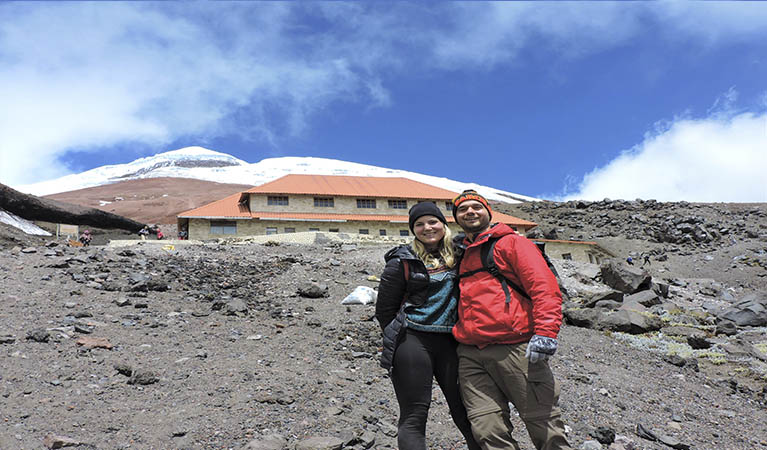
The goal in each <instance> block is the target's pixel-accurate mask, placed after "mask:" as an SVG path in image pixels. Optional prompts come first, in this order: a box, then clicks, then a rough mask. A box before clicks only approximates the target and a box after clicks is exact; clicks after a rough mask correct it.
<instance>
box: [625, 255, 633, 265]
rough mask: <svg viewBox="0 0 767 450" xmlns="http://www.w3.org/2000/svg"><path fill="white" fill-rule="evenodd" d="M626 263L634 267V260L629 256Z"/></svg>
mask: <svg viewBox="0 0 767 450" xmlns="http://www.w3.org/2000/svg"><path fill="white" fill-rule="evenodd" d="M626 262H627V263H628V265H629V266H633V265H634V258H632V257H630V256H629V257H628V258H626Z"/></svg>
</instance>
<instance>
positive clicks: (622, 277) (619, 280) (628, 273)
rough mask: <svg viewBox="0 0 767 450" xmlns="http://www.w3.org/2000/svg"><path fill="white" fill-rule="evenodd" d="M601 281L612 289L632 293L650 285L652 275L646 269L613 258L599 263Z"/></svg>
mask: <svg viewBox="0 0 767 450" xmlns="http://www.w3.org/2000/svg"><path fill="white" fill-rule="evenodd" d="M600 270H601V273H602V281H603V282H604V283H605V284H606V285H608V286H610V287H611V288H613V289H617V290H619V291H621V292H623V293H626V294H633V293H635V292H639V291H641V290H644V289H647V288H649V287H650V283H651V280H652V277H651V276H650V274H649V273H647V272H646V271H644V270H642V269H639V268H636V267H632V266H628V265H626V264H623V263H621V262H619V261H616V260H614V259H611V260H608V261H606V262H604V263H602V264H601V265H600Z"/></svg>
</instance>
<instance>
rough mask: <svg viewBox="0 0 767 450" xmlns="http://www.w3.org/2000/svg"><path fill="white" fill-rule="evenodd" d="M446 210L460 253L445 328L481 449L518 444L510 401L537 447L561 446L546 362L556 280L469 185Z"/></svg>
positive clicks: (554, 325) (557, 311) (551, 344)
mask: <svg viewBox="0 0 767 450" xmlns="http://www.w3.org/2000/svg"><path fill="white" fill-rule="evenodd" d="M453 217H454V218H455V220H456V222H457V223H458V225H460V226H461V228H463V230H464V232H465V233H466V237H465V239H464V240H463V242H462V243H460V244H459V245H460V246H465V253H464V256H463V260H462V262H461V266H460V269H459V277H460V292H461V296H460V300H459V305H458V323H457V324H456V325H455V327H453V335H454V336H455V338H456V340H458V342H459V346H458V358H459V368H458V372H459V381H460V385H461V393H462V395H463V400H464V404H465V405H466V410H467V411H468V414H469V419H470V421H471V426H472V432H473V433H474V436H475V437H476V439H477V441H478V442H479V444H480V446H482V448H483V449H511V448H514V449H519V448H520V447H519V444H518V443H517V442H516V440H514V438H513V437H512V435H511V431H512V425H511V422H510V420H509V406H508V403H509V402H511V403H512V404H513V405H514V407H515V408H516V409H517V411H519V415H520V418H521V419H522V420H523V421H524V423H525V426H526V427H527V432H528V433H529V435H530V438H531V439H532V441H533V444H534V445H535V447H536V448H537V449H569V448H570V446H569V444H568V443H567V439H566V438H565V433H564V424H563V422H562V419H561V413H560V409H559V406H558V400H559V386H558V384H557V382H556V381H555V380H554V375H553V374H552V373H551V369H550V368H549V365H548V361H547V359H548V357H549V356H550V355H553V354H554V352H555V351H556V349H557V334H558V333H559V327H560V325H561V323H562V294H561V292H560V290H559V287H558V285H557V280H556V278H555V277H554V275H553V274H552V273H551V270H550V269H549V268H548V266H547V264H546V261H545V260H544V259H543V256H542V255H541V253H540V252H539V251H538V249H537V247H536V246H535V244H534V243H532V242H531V241H529V240H528V239H527V238H525V237H523V236H520V235H518V234H517V233H516V232H515V231H514V230H512V229H511V228H510V227H508V226H507V225H505V224H496V225H494V226H492V227H491V226H490V219H491V217H492V210H491V208H490V205H488V203H487V200H486V199H485V198H484V197H482V196H481V195H479V194H478V193H477V192H476V191H472V190H469V191H464V192H463V193H462V194H461V195H459V196H458V197H456V198H455V199H454V200H453ZM488 239H493V240H495V239H497V241H496V243H495V247H494V248H493V258H494V261H495V265H496V266H497V268H498V269H499V275H500V276H498V277H496V276H495V275H493V274H491V273H490V272H488V271H487V270H484V269H483V267H484V262H483V261H482V257H481V251H482V247H483V245H489V244H487V242H488ZM502 279H503V280H504V281H506V282H508V285H509V286H511V285H512V284H515V285H516V286H517V287H519V288H521V289H520V290H523V291H524V292H525V293H526V296H523V295H522V294H521V293H519V292H517V291H516V289H509V288H508V286H507V285H506V284H502V283H501V280H502ZM528 297H529V298H528Z"/></svg>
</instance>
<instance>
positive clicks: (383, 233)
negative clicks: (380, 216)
mask: <svg viewBox="0 0 767 450" xmlns="http://www.w3.org/2000/svg"><path fill="white" fill-rule="evenodd" d="M378 234H379V235H381V236H386V230H378Z"/></svg>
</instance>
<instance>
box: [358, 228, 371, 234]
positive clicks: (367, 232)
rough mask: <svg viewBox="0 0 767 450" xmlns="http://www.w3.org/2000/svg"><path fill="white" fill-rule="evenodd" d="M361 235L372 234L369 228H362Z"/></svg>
mask: <svg viewBox="0 0 767 450" xmlns="http://www.w3.org/2000/svg"><path fill="white" fill-rule="evenodd" d="M360 234H370V230H368V229H367V228H360Z"/></svg>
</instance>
